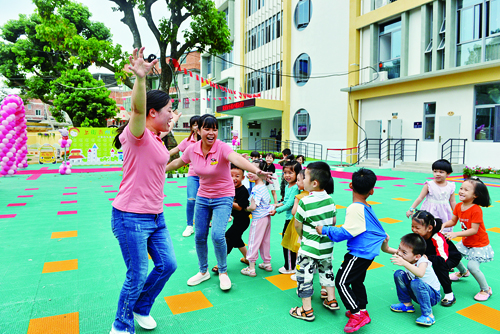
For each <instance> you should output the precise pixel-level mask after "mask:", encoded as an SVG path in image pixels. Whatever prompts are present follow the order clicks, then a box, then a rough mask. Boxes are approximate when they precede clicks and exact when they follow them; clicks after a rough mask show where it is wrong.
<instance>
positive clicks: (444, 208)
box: [214, 150, 494, 333]
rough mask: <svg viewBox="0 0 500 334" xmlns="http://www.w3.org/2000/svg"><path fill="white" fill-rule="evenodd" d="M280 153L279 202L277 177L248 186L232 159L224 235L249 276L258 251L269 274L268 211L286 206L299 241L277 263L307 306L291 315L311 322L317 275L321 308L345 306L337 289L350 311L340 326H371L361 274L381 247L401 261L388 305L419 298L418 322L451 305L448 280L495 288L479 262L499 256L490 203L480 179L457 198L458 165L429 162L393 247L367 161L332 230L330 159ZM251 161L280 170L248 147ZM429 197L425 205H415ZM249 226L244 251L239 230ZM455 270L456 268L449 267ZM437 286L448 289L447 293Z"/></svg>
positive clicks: (483, 294)
mask: <svg viewBox="0 0 500 334" xmlns="http://www.w3.org/2000/svg"><path fill="white" fill-rule="evenodd" d="M283 153H288V154H284V159H283V160H281V161H280V164H281V165H282V166H283V182H285V183H284V189H283V191H282V192H281V194H280V195H281V196H282V201H279V202H277V193H276V191H277V184H278V182H274V183H273V182H271V183H270V184H269V183H268V184H266V182H265V181H263V180H262V179H260V178H259V177H258V176H257V175H254V174H252V173H248V174H247V178H248V179H249V181H250V182H251V183H252V186H251V191H250V192H247V189H246V187H245V186H244V185H242V181H243V180H244V178H245V176H244V173H243V171H242V170H241V169H239V168H238V167H236V166H234V165H233V166H231V175H232V177H233V181H234V185H235V188H236V196H235V200H234V203H233V213H232V216H233V224H232V226H231V227H230V228H229V229H228V231H227V233H226V240H227V245H228V253H229V252H230V251H231V249H232V248H239V250H240V251H241V253H242V254H243V258H242V259H241V261H242V262H244V263H246V264H248V267H245V268H244V269H242V270H241V273H242V274H243V275H247V276H250V277H255V276H257V273H256V262H257V259H258V255H259V252H260V256H261V258H262V260H263V262H262V263H260V264H259V265H258V267H259V268H260V269H262V270H265V271H267V272H271V271H273V268H272V265H271V255H270V244H271V242H270V238H271V234H270V231H271V218H270V217H271V216H274V215H275V214H280V213H285V223H284V227H283V236H285V234H286V233H287V230H289V224H293V225H292V226H290V228H293V227H294V228H295V232H296V233H297V234H298V237H299V238H300V248H298V251H297V250H295V251H294V249H293V248H291V247H287V248H285V247H284V248H283V255H284V266H283V267H281V268H279V270H278V271H279V272H280V273H281V274H292V275H291V278H292V279H294V280H296V281H297V294H298V296H299V297H300V298H301V299H302V305H301V306H298V307H294V308H292V309H291V310H290V315H291V316H292V317H295V318H298V319H302V320H306V321H313V320H314V319H315V316H314V311H313V308H312V303H311V297H312V295H313V291H314V289H313V277H314V274H315V273H318V274H319V281H320V284H321V298H322V299H323V306H324V307H326V308H328V309H330V310H338V309H339V304H338V302H337V300H336V299H335V287H336V288H337V291H338V294H339V296H340V299H341V300H342V303H343V304H344V306H345V308H346V309H347V312H346V314H345V315H346V317H348V322H347V324H346V326H345V328H344V331H345V332H347V333H351V332H354V331H357V330H358V329H360V328H361V327H363V326H364V325H366V324H368V323H369V322H370V321H371V319H370V316H369V314H368V311H367V310H366V305H367V304H368V299H367V294H366V289H365V287H364V280H365V277H366V273H367V270H368V268H369V267H370V265H371V264H372V262H373V260H374V258H375V257H376V256H378V255H379V252H380V250H382V251H383V252H386V253H389V254H391V255H392V257H391V262H392V263H393V264H394V265H398V266H401V267H403V268H404V270H403V269H402V270H396V272H395V273H394V282H395V285H396V290H397V297H398V300H399V303H397V304H392V305H391V306H390V309H391V310H392V311H394V312H407V313H412V312H415V308H414V306H413V304H412V301H414V302H417V303H418V304H419V305H420V308H421V312H422V314H421V316H420V317H418V318H417V319H416V323H417V324H420V325H424V326H430V325H432V324H434V323H435V318H434V315H433V313H432V307H433V306H434V305H436V304H437V303H439V302H441V305H443V306H451V305H453V304H454V303H455V302H456V297H455V296H454V294H453V292H452V289H451V282H452V281H457V280H459V279H461V278H463V277H468V276H469V275H470V274H472V275H473V276H474V278H475V279H476V280H477V281H478V283H479V285H480V288H481V290H480V292H479V293H477V294H476V295H475V297H474V299H476V300H478V301H486V300H487V299H488V298H489V297H490V296H491V294H492V291H491V287H490V286H489V285H488V284H487V282H486V279H485V277H484V275H483V273H482V272H481V271H480V270H479V265H480V263H483V262H489V261H491V260H492V259H493V256H494V252H493V250H492V248H491V246H490V244H489V240H488V234H487V232H486V229H485V226H484V222H483V219H482V211H481V208H480V207H481V206H483V207H487V206H489V205H490V197H489V194H488V189H487V187H486V186H485V185H484V183H482V182H481V180H479V179H478V178H470V179H467V180H465V181H464V182H463V184H462V185H461V187H460V190H459V193H458V195H459V199H460V203H458V204H456V203H455V184H454V183H450V182H448V181H446V178H447V176H449V175H450V174H451V173H452V167H451V165H450V163H449V162H448V161H446V160H443V159H441V160H438V161H436V162H435V163H434V164H433V165H432V170H433V174H434V179H433V180H431V181H427V182H426V183H425V185H424V187H423V189H422V192H421V194H420V196H419V197H418V198H417V199H416V200H415V202H414V203H413V205H412V206H411V207H410V209H409V210H408V212H407V213H406V214H407V216H408V217H411V219H412V222H411V231H412V233H409V234H407V235H404V236H403V237H402V238H401V241H400V244H399V246H398V248H397V249H394V248H391V247H390V246H389V235H387V234H386V232H385V231H384V229H383V227H382V225H381V223H380V222H379V220H378V219H377V216H376V215H375V212H374V211H373V208H372V207H371V206H370V205H369V204H368V202H367V198H368V197H369V196H371V195H373V193H374V187H375V183H376V180H377V177H376V175H375V174H374V173H373V171H371V170H369V169H365V168H361V169H359V170H358V171H356V172H354V173H353V174H352V182H351V183H350V184H349V188H350V189H351V190H352V194H353V202H352V204H351V205H349V207H348V208H347V209H346V215H345V221H344V222H343V224H342V226H341V227H336V226H335V224H336V207H335V203H334V201H333V199H332V197H331V196H330V195H331V194H332V193H333V179H332V176H331V172H330V167H329V166H328V164H326V163H324V162H313V163H309V164H308V165H307V167H305V169H304V168H303V166H302V164H301V163H300V162H299V161H297V160H296V159H297V158H295V157H293V156H291V152H289V150H288V151H285V152H283ZM251 158H252V160H253V163H255V164H256V165H257V166H258V167H259V169H261V170H265V171H269V172H273V173H275V166H274V164H273V161H274V155H272V154H268V155H266V157H265V160H264V159H262V157H261V156H260V154H258V152H252V154H251ZM302 159H304V158H302ZM302 162H304V160H302ZM270 192H271V194H272V196H273V198H274V203H273V204H271V196H270ZM424 199H425V202H424V204H422V208H421V210H416V207H417V206H418V205H419V204H420V203H421V202H422V201H423V200H424ZM250 213H251V215H252V217H251V218H252V220H251V224H250V218H249V214H250ZM458 221H460V226H461V231H460V232H453V226H455V225H456V224H457V222H458ZM248 226H250V231H249V240H248V250H247V249H246V247H245V243H244V242H243V240H242V237H241V236H242V234H243V232H244V231H245V230H246V229H247V228H248ZM457 237H461V238H462V239H461V241H460V242H458V243H457V244H456V246H455V244H454V243H453V242H451V240H450V239H454V238H457ZM344 240H345V241H347V253H346V254H345V255H344V259H343V262H342V264H341V266H340V268H339V269H338V271H337V273H336V275H334V272H333V266H332V260H333V245H334V243H335V242H341V241H344ZM462 257H465V258H466V259H467V260H468V261H469V262H468V265H467V268H466V267H465V266H464V265H463V264H462V263H461V259H462ZM453 268H457V269H458V270H459V271H458V272H455V273H453ZM214 269H216V267H215V268H214ZM450 272H452V273H451V274H450ZM441 286H442V287H443V291H444V298H442V299H441V293H440V289H441Z"/></svg>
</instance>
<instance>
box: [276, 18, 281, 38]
mask: <svg viewBox="0 0 500 334" xmlns="http://www.w3.org/2000/svg"><path fill="white" fill-rule="evenodd" d="M280 36H281V14H280V13H278V18H277V23H276V38H280Z"/></svg>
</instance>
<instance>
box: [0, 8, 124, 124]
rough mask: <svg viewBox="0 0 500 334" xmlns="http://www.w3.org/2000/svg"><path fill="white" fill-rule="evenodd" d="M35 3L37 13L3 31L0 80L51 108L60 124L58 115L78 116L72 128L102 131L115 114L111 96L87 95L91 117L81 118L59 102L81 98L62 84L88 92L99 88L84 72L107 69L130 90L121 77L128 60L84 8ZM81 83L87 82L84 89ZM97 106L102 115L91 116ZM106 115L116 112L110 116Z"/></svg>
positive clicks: (5, 26) (101, 84)
mask: <svg viewBox="0 0 500 334" xmlns="http://www.w3.org/2000/svg"><path fill="white" fill-rule="evenodd" d="M34 3H35V4H36V5H37V10H36V11H35V13H33V14H31V15H19V19H17V20H10V21H8V22H7V23H6V24H5V25H4V26H2V27H1V37H2V38H3V39H4V40H5V41H6V42H0V74H1V75H3V76H4V77H5V78H6V79H7V80H6V83H7V86H8V87H10V88H19V89H21V94H22V95H23V96H25V97H26V98H37V99H40V100H42V101H43V102H45V103H47V104H49V105H51V106H53V108H52V109H53V110H54V116H55V117H56V119H57V120H58V121H62V120H63V119H64V118H63V117H62V115H63V113H62V111H66V112H67V113H68V114H69V115H70V117H71V118H72V116H73V115H78V116H77V119H74V120H73V121H74V124H75V125H81V124H88V125H89V126H96V125H97V124H99V125H101V126H103V125H105V118H102V117H105V116H106V117H112V116H114V115H115V114H116V103H115V102H114V101H113V100H112V99H109V91H107V90H102V89H97V90H96V92H94V93H89V92H87V93H85V94H86V95H85V100H84V101H83V106H85V107H87V109H88V110H87V111H88V112H89V113H90V114H89V115H88V117H82V115H80V113H82V112H83V109H82V106H79V107H78V108H77V109H74V110H69V109H64V108H74V107H75V105H74V104H72V103H64V102H63V101H77V100H79V99H80V97H81V96H82V92H81V91H79V90H74V89H73V90H72V89H71V88H67V87H63V86H61V85H60V84H64V85H66V86H74V87H78V85H80V86H82V87H86V88H92V87H100V86H103V82H102V81H97V80H94V79H92V76H91V75H90V73H89V72H88V70H87V69H88V67H89V66H90V65H91V64H92V63H95V64H96V65H97V66H102V67H105V68H107V69H110V70H111V71H113V72H114V73H115V77H116V78H117V80H119V81H124V82H127V81H128V83H129V85H130V86H131V83H130V80H129V78H128V76H127V74H126V72H125V71H124V68H125V64H126V58H127V55H126V54H124V53H123V52H122V51H121V46H120V45H113V43H112V41H111V33H110V31H109V29H108V28H106V27H105V26H104V24H102V23H100V22H93V21H91V20H90V17H91V13H90V12H89V10H88V8H87V7H85V6H83V5H81V4H78V3H74V2H71V1H69V0H35V1H34ZM82 78H89V81H88V82H87V83H86V84H85V85H83V83H82V81H81V79H82ZM70 79H75V82H70V81H69V80H70ZM104 92H105V93H106V94H107V95H106V98H104V97H103V94H104ZM60 93H64V96H65V97H64V98H63V99H61V98H59V97H58V94H60ZM72 94H74V95H75V96H74V97H73V96H71V95H72ZM93 98H95V99H96V100H95V101H94V100H93ZM56 101H58V102H57V103H56ZM98 105H100V106H101V108H102V110H101V111H100V112H94V111H92V110H94V109H95V106H98ZM58 108H63V109H58ZM55 109H58V110H55ZM110 110H114V111H113V113H112V114H110Z"/></svg>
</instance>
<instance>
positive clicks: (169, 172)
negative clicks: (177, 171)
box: [167, 170, 174, 179]
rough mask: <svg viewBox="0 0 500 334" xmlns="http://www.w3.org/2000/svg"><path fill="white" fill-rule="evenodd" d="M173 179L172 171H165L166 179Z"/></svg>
mask: <svg viewBox="0 0 500 334" xmlns="http://www.w3.org/2000/svg"><path fill="white" fill-rule="evenodd" d="M173 177H174V171H173V170H169V171H167V179H171V178H173Z"/></svg>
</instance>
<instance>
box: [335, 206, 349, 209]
mask: <svg viewBox="0 0 500 334" xmlns="http://www.w3.org/2000/svg"><path fill="white" fill-rule="evenodd" d="M335 207H336V208H337V209H345V208H347V206H343V205H335Z"/></svg>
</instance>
